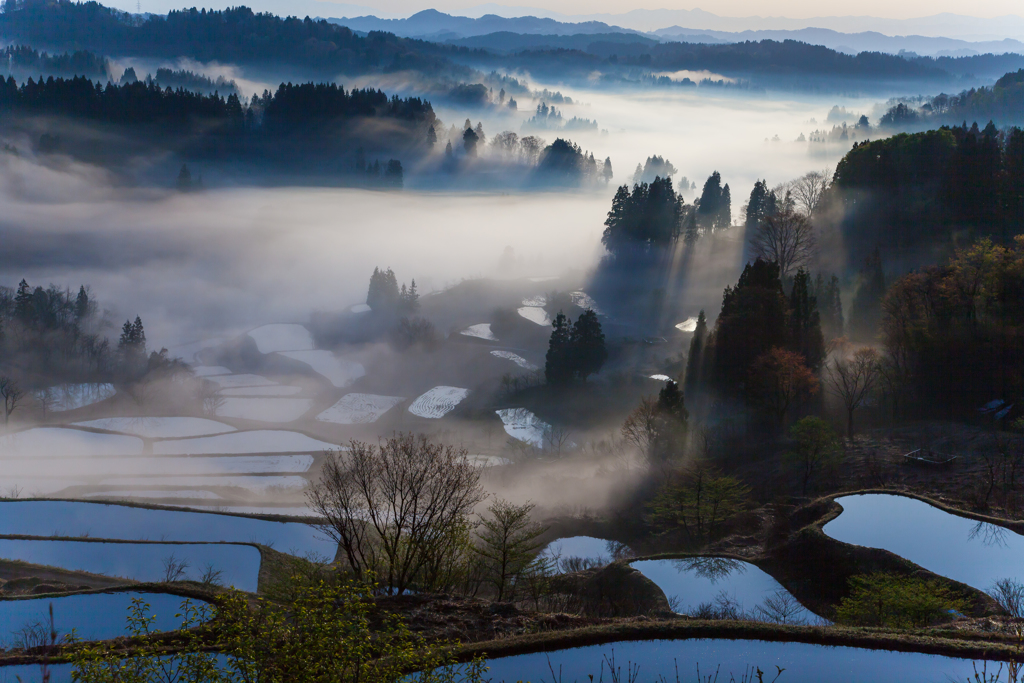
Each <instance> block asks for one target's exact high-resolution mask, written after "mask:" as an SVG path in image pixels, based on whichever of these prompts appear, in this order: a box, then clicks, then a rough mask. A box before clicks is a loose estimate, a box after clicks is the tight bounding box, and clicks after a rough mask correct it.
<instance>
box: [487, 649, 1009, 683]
mask: <svg viewBox="0 0 1024 683" xmlns="http://www.w3.org/2000/svg"><path fill="white" fill-rule="evenodd" d="M613 653H614V661H615V663H616V664H615V668H616V669H620V671H617V673H616V676H614V677H612V680H621V681H627V680H628V681H635V683H654V682H656V681H685V680H692V679H693V677H694V674H695V673H696V671H697V670H698V667H699V669H700V671H701V672H702V675H703V677H702V678H701V679H700V680H712V681H713V680H716V676H717V680H722V681H729V680H734V681H740V680H742V679H743V676H744V673H745V672H746V673H747V676H748V677H747V679H746V680H751V673H752V672H753V671H754V670H755V668H760V669H761V670H762V671H764V672H765V676H764V680H765V681H771V680H772V679H773V678H774V677H775V676H776V674H777V671H778V668H781V669H784V670H785V671H784V672H783V674H782V675H781V677H780V678H779V683H821V682H822V681H828V682H829V683H862V682H863V681H872V683H890V682H891V683H897V682H898V683H934V682H935V681H947V680H967V679H970V680H975V679H974V678H973V675H974V669H973V664H972V662H971V661H969V660H963V659H953V658H950V657H939V656H936V655H924V654H917V653H905V652H888V651H884V650H864V649H861V648H853V647H823V646H821V645H806V644H804V643H768V642H763V641H743V640H659V641H626V642H619V643H613V644H608V645H594V646H590V647H581V648H573V649H571V650H559V651H557V652H550V653H543V652H540V653H535V654H528V655H518V656H515V657H505V658H501V659H492V660H489V661H488V662H487V665H488V667H489V671H488V672H487V677H488V678H490V679H491V680H492V681H494V683H499V682H501V681H505V682H508V683H511V682H512V681H551V680H555V681H562V682H564V683H572V682H577V683H586V682H587V681H588V680H591V679H590V676H593V679H592V680H593V681H600V680H602V674H605V675H607V674H608V671H607V670H608V663H609V661H610V660H611V658H612V656H613ZM995 668H998V667H996V666H995V665H993V666H990V667H989V673H990V674H991V673H992V670H993V669H995ZM979 671H980V666H979ZM627 673H628V676H627ZM709 674H710V677H709ZM753 680H757V679H756V677H754V678H753ZM986 680H991V679H986ZM1000 680H1005V678H1003V679H1000Z"/></svg>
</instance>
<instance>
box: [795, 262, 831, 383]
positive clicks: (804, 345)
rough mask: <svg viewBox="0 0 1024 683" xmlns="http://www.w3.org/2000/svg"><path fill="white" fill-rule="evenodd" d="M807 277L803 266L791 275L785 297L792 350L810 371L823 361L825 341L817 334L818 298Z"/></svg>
mask: <svg viewBox="0 0 1024 683" xmlns="http://www.w3.org/2000/svg"><path fill="white" fill-rule="evenodd" d="M810 282H811V276H810V274H809V273H808V272H807V271H805V270H804V269H803V268H801V269H800V270H798V271H797V273H796V275H795V276H794V277H793V289H792V291H791V292H790V296H789V327H790V343H791V345H792V349H793V350H794V351H796V352H797V353H800V354H801V355H803V357H804V362H805V363H806V364H807V367H809V368H810V369H811V370H817V369H818V368H820V367H821V363H822V361H824V360H825V340H824V337H823V336H822V333H821V318H820V315H819V314H818V301H817V299H815V297H814V296H813V295H812V294H811V291H810V290H811V287H810Z"/></svg>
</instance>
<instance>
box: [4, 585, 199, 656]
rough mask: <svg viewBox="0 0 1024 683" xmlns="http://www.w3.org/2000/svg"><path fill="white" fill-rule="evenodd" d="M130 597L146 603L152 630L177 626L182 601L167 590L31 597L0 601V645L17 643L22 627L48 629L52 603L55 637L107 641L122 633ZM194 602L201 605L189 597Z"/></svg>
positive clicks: (8, 645) (168, 629)
mask: <svg viewBox="0 0 1024 683" xmlns="http://www.w3.org/2000/svg"><path fill="white" fill-rule="evenodd" d="M134 598H141V599H142V600H143V601H144V602H145V603H146V604H148V605H149V607H150V609H149V616H150V617H154V618H155V621H154V622H153V625H152V626H151V630H153V631H170V630H173V629H176V628H178V627H179V626H181V619H180V618H178V617H175V616H174V615H175V614H179V613H181V604H182V602H183V601H184V600H185V598H182V597H181V596H178V595H170V594H168V593H137V592H130V593H95V594H90V595H67V596H64V597H60V598H31V599H24V600H3V601H0V646H5V647H12V646H15V645H18V644H19V638H18V634H17V632H18V631H19V630H21V629H23V628H24V627H26V626H31V625H33V624H37V623H43V624H46V629H47V631H49V623H50V617H49V608H50V605H53V625H54V626H55V627H56V629H57V633H58V635H59V636H63V635H65V634H69V633H70V632H71V630H72V629H74V630H75V635H76V636H77V637H78V638H79V639H80V640H107V639H110V638H116V637H118V636H123V635H125V634H126V632H125V624H126V623H127V621H126V618H127V616H128V608H129V607H131V604H132V600H133V599H134ZM192 604H194V605H202V604H205V603H203V602H202V601H201V600H192Z"/></svg>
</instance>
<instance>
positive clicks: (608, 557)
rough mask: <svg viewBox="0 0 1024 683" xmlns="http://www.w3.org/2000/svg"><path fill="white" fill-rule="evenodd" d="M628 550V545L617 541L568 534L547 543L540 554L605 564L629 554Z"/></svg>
mask: <svg viewBox="0 0 1024 683" xmlns="http://www.w3.org/2000/svg"><path fill="white" fill-rule="evenodd" d="M630 552H631V551H630V549H629V548H628V547H626V546H624V545H622V544H621V543H618V542H617V541H606V540H604V539H603V538H594V537H593V536H569V537H567V538H559V539H556V540H554V541H551V543H548V544H547V546H545V548H544V550H542V551H541V555H544V556H547V557H550V558H553V559H558V560H560V561H565V560H567V559H570V558H579V559H583V560H590V561H593V562H598V563H602V564H605V563H608V562H611V561H612V560H614V559H616V558H618V557H621V556H624V555H629V554H630Z"/></svg>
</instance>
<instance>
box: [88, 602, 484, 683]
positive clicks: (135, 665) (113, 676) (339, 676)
mask: <svg viewBox="0 0 1024 683" xmlns="http://www.w3.org/2000/svg"><path fill="white" fill-rule="evenodd" d="M182 612H183V615H179V616H183V622H182V625H181V629H180V631H178V633H177V634H175V635H176V636H177V639H178V641H179V642H181V643H183V645H184V648H183V650H184V651H182V652H177V653H168V652H167V651H166V650H165V649H163V648H162V647H161V646H160V645H158V644H151V643H147V642H145V641H143V643H142V644H141V645H139V646H138V647H136V648H134V649H133V650H132V652H131V654H130V656H127V657H126V656H125V655H126V653H125V651H124V650H117V649H114V648H113V647H112V646H111V645H112V644H107V643H100V644H97V645H95V646H91V647H85V648H83V649H81V650H79V651H77V652H76V653H75V655H74V672H73V674H72V675H73V680H75V681H77V682H78V683H115V682H116V683H151V682H153V681H161V682H164V683H185V682H186V681H188V682H189V683H244V682H246V681H260V683H278V682H281V683H283V682H285V681H335V682H337V683H347V682H351V681H360V682H361V683H391V682H395V681H400V680H407V676H408V672H410V671H420V672H421V673H419V674H418V675H417V678H416V680H417V681H419V682H420V683H455V682H456V681H460V682H461V681H466V682H469V681H479V680H481V675H482V673H483V662H482V661H480V660H478V661H475V662H473V663H471V664H469V665H463V666H460V667H456V666H454V664H455V662H454V660H453V659H452V654H451V651H450V650H449V649H448V648H447V647H446V644H441V645H427V644H426V643H425V642H424V641H423V640H422V638H421V637H419V636H415V635H413V634H412V633H411V632H410V631H409V629H408V628H407V627H406V626H405V624H404V623H402V621H401V620H400V619H399V618H398V617H397V616H395V615H384V618H383V620H381V622H380V624H379V625H376V626H374V623H375V622H377V621H378V619H377V617H379V615H376V614H375V613H374V612H375V607H374V604H373V600H372V596H371V588H370V587H368V586H366V585H363V584H355V583H338V584H335V585H329V584H325V583H321V584H319V585H316V586H309V587H301V588H299V589H298V591H297V597H296V599H295V601H294V603H292V604H291V605H288V606H287V607H283V606H280V605H276V604H274V603H270V602H267V601H265V600H263V599H259V600H256V601H255V604H254V605H252V606H250V598H249V597H248V596H246V595H245V594H243V593H240V592H237V591H232V592H230V593H228V594H227V595H226V596H225V597H224V599H223V600H222V601H221V602H220V604H219V605H218V606H217V607H216V608H213V607H208V606H203V607H196V606H195V605H192V604H191V603H190V602H189V601H187V600H186V601H185V603H184V604H183V605H182ZM153 619H154V618H153V617H151V616H149V605H147V604H146V603H145V602H143V601H142V600H141V599H135V600H133V604H132V606H131V608H130V610H129V617H128V632H129V633H130V634H131V635H133V636H147V635H150V634H151V633H152V631H151V627H152V622H153ZM204 623H207V624H209V625H208V626H206V627H202V626H201V625H202V624H204ZM217 653H220V654H217Z"/></svg>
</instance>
